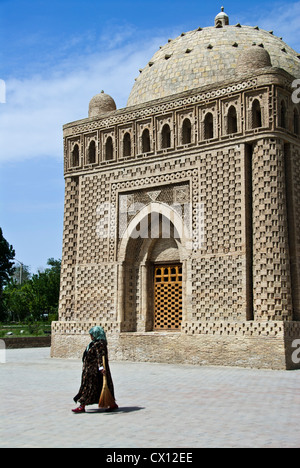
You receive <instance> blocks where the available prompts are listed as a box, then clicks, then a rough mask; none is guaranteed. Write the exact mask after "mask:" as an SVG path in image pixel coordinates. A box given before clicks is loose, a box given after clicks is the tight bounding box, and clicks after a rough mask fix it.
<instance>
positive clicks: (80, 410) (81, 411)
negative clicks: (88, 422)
mask: <svg viewBox="0 0 300 468" xmlns="http://www.w3.org/2000/svg"><path fill="white" fill-rule="evenodd" d="M72 411H73V413H85V407H84V406H82V405H80V406H79V407H78V408H75V409H72Z"/></svg>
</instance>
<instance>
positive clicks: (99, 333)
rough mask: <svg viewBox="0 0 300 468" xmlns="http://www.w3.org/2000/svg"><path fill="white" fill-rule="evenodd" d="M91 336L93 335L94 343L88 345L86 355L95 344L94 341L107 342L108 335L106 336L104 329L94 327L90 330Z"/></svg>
mask: <svg viewBox="0 0 300 468" xmlns="http://www.w3.org/2000/svg"><path fill="white" fill-rule="evenodd" d="M89 334H90V335H92V337H93V341H91V342H90V343H89V344H88V345H87V348H86V350H85V352H84V355H85V353H86V352H87V351H88V350H89V349H90V347H91V345H92V344H93V343H94V341H99V340H103V341H106V335H105V331H104V330H103V328H102V327H93V328H91V329H90V330H89Z"/></svg>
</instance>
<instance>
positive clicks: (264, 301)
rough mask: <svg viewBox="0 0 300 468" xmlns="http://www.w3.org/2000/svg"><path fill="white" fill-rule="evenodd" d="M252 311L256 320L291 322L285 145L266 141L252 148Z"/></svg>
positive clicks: (260, 141)
mask: <svg viewBox="0 0 300 468" xmlns="http://www.w3.org/2000/svg"><path fill="white" fill-rule="evenodd" d="M252 188H253V310H254V319H255V320H292V316H293V310H292V294H291V277H290V258H289V243H288V220H287V205H286V186H285V164H284V144H283V142H282V141H281V140H279V139H274V138H265V139H262V140H258V141H257V142H256V144H255V145H254V149H253V156H252Z"/></svg>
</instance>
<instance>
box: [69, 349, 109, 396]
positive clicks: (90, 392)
mask: <svg viewBox="0 0 300 468" xmlns="http://www.w3.org/2000/svg"><path fill="white" fill-rule="evenodd" d="M103 356H104V357H105V368H106V378H107V385H108V388H109V390H110V393H111V394H112V396H113V397H114V398H115V393H114V385H113V381H112V377H111V373H110V368H109V363H108V352H107V345H106V342H105V341H103V340H99V341H93V342H92V343H91V344H90V346H89V349H88V350H85V352H84V354H83V358H82V360H83V367H82V376H81V385H80V389H79V392H78V394H77V395H76V396H75V397H74V401H75V402H76V403H77V401H79V403H80V404H81V405H94V404H96V403H99V398H100V394H101V390H102V386H103V375H102V373H101V371H99V366H102V357H103Z"/></svg>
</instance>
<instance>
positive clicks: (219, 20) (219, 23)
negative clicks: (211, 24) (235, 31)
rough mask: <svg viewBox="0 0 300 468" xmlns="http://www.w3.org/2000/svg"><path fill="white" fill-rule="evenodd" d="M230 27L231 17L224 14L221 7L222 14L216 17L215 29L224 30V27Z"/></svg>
mask: <svg viewBox="0 0 300 468" xmlns="http://www.w3.org/2000/svg"><path fill="white" fill-rule="evenodd" d="M228 25H229V17H228V15H226V13H225V12H224V7H223V6H222V7H221V13H219V14H218V15H217V16H216V17H215V27H216V28H223V26H228Z"/></svg>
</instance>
